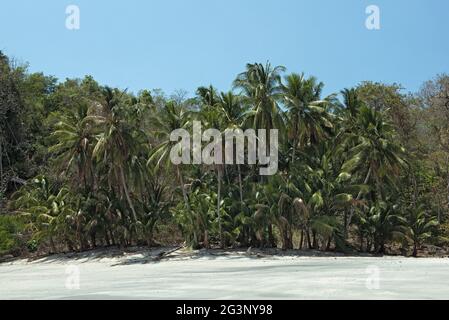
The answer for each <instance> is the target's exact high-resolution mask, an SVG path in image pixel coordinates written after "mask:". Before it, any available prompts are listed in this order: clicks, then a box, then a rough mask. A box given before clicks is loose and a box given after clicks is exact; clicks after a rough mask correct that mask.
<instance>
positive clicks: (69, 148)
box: [49, 103, 96, 190]
mask: <svg viewBox="0 0 449 320" xmlns="http://www.w3.org/2000/svg"><path fill="white" fill-rule="evenodd" d="M91 124H92V123H91V122H90V121H89V114H88V106H87V104H84V103H82V104H80V105H78V109H77V110H76V112H72V113H68V114H67V115H66V116H61V117H60V119H59V122H58V123H57V124H56V130H55V131H53V133H52V136H53V137H55V139H56V144H54V145H53V146H51V147H50V148H49V152H54V153H56V154H57V155H58V157H57V161H58V162H60V163H62V165H63V166H64V171H68V170H70V169H71V168H72V167H74V168H75V169H76V170H77V176H78V183H79V184H80V185H83V186H84V189H85V190H88V189H91V190H92V188H93V184H94V181H93V179H94V173H93V163H92V146H93V145H94V144H95V143H96V137H95V135H94V130H93V126H92V125H91Z"/></svg>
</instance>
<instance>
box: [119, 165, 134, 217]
mask: <svg viewBox="0 0 449 320" xmlns="http://www.w3.org/2000/svg"><path fill="white" fill-rule="evenodd" d="M119 168H120V179H121V180H122V187H123V191H124V192H125V196H126V200H127V201H128V205H129V208H130V209H131V212H132V214H133V217H134V221H135V222H137V214H136V210H134V205H133V203H132V201H131V197H130V196H129V191H128V186H127V185H126V179H125V172H124V171H123V166H120V167H119Z"/></svg>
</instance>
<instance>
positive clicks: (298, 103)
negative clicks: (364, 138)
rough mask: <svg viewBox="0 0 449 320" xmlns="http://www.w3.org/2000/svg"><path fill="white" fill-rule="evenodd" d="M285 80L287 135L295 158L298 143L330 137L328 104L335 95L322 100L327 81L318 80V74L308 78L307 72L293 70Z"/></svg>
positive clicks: (303, 144)
mask: <svg viewBox="0 0 449 320" xmlns="http://www.w3.org/2000/svg"><path fill="white" fill-rule="evenodd" d="M285 81H286V84H285V85H283V86H282V91H283V102H284V105H285V107H286V109H287V114H286V116H287V136H288V140H289V141H292V145H293V150H292V162H293V161H294V160H295V156H296V149H297V148H298V147H300V146H305V145H307V144H309V143H310V144H312V145H313V144H315V143H317V142H318V141H320V140H322V139H323V138H326V137H328V135H329V130H330V129H331V128H332V127H333V125H332V123H331V121H330V119H329V118H330V115H329V113H328V112H327V110H326V107H327V105H328V104H329V102H331V101H332V99H333V98H334V96H329V97H327V98H326V99H324V100H320V96H321V91H322V89H323V86H324V84H323V83H322V82H320V83H317V80H316V78H315V77H310V78H308V79H306V78H305V77H304V74H297V73H292V74H290V75H288V76H287V77H285Z"/></svg>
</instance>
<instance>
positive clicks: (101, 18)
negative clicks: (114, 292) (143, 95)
mask: <svg viewBox="0 0 449 320" xmlns="http://www.w3.org/2000/svg"><path fill="white" fill-rule="evenodd" d="M70 4H74V5H78V6H79V8H80V18H81V19H80V22H81V24H80V29H79V30H76V31H73V30H72V31H70V30H68V29H67V28H66V27H65V20H66V13H65V9H66V6H67V5H70ZM371 4H374V5H377V6H379V8H380V23H381V29H380V30H368V29H367V28H366V27H365V20H366V18H367V14H366V13H365V8H366V7H367V6H368V5H371ZM448 13H449V1H447V0H370V1H365V0H339V1H337V0H307V1H306V0H126V1H125V0H70V1H65V0H40V1H36V0H0V50H3V51H4V52H5V53H6V54H8V55H10V56H13V57H15V58H16V59H18V60H19V61H22V62H29V63H30V70H31V71H43V72H44V73H46V74H49V75H54V76H56V77H58V78H59V79H65V78H67V77H69V78H72V77H83V76H84V75H86V74H90V75H92V76H94V78H95V79H97V80H98V81H99V82H100V83H101V84H108V85H111V86H117V87H120V88H129V90H131V91H134V92H137V91H138V90H140V89H144V88H148V89H153V88H161V89H163V90H164V91H166V92H167V93H172V92H173V91H174V90H176V89H184V90H187V91H188V92H189V93H190V94H192V93H193V92H194V91H195V89H196V88H197V87H198V86H200V85H209V84H213V85H214V86H216V87H218V88H219V89H220V90H227V89H229V88H230V86H231V83H232V80H233V79H234V78H235V76H236V75H237V74H238V73H239V72H241V71H243V70H244V67H245V64H246V63H248V62H256V61H257V62H265V61H267V60H270V62H271V63H272V64H274V65H279V64H281V65H284V66H285V67H287V69H288V71H290V72H292V71H295V72H303V71H304V72H305V73H306V74H308V75H310V74H312V75H315V76H317V77H318V78H319V80H321V81H323V82H324V83H325V84H326V90H325V92H326V93H330V92H334V91H335V92H336V91H340V90H341V89H342V88H344V87H350V86H354V85H356V84H357V83H358V82H360V81H362V80H373V81H383V82H387V83H392V82H397V83H400V84H402V85H403V86H404V87H405V88H407V90H411V91H413V90H416V89H418V88H419V87H420V85H421V84H422V82H424V81H425V80H428V79H430V78H432V77H433V76H435V75H436V74H437V73H443V72H449V37H448V31H449V19H448V18H447V17H448V16H447V15H448Z"/></svg>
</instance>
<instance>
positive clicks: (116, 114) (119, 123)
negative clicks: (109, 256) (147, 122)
mask: <svg viewBox="0 0 449 320" xmlns="http://www.w3.org/2000/svg"><path fill="white" fill-rule="evenodd" d="M103 95H104V102H103V104H102V106H101V109H102V110H101V115H100V116H96V117H95V118H93V120H94V121H95V123H96V124H98V125H100V126H101V129H102V132H101V133H100V134H99V135H98V137H97V143H96V145H95V147H94V150H93V156H94V157H95V158H96V160H97V161H98V162H99V163H100V164H101V165H102V166H103V168H105V169H106V170H107V176H108V180H109V186H110V187H112V186H114V185H117V184H118V185H120V186H121V190H122V191H123V193H124V194H125V197H126V201H127V203H128V206H129V208H130V210H131V213H132V216H133V218H134V220H135V221H138V217H137V213H136V210H135V208H134V204H133V202H132V200H131V194H130V189H129V186H128V180H127V178H126V173H125V171H126V170H127V169H128V168H129V165H130V163H131V159H132V156H133V155H134V154H137V153H138V152H139V151H140V149H141V147H142V146H143V145H144V144H145V143H146V139H145V138H144V133H143V132H142V131H139V132H138V133H136V132H135V131H136V130H138V129H137V128H136V127H135V126H133V124H132V120H133V119H129V118H127V116H128V114H127V112H129V108H128V105H127V104H125V103H124V102H123V101H121V97H122V94H119V93H117V92H114V91H113V90H112V89H110V88H108V87H106V88H105V89H104V90H103ZM117 180H118V181H117Z"/></svg>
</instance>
